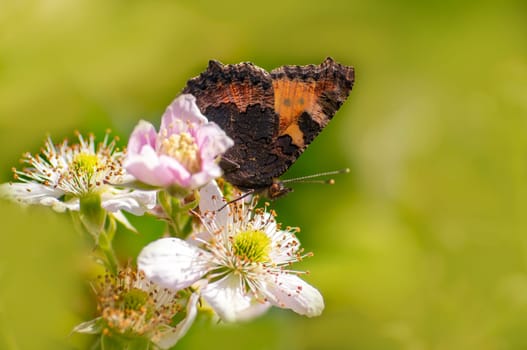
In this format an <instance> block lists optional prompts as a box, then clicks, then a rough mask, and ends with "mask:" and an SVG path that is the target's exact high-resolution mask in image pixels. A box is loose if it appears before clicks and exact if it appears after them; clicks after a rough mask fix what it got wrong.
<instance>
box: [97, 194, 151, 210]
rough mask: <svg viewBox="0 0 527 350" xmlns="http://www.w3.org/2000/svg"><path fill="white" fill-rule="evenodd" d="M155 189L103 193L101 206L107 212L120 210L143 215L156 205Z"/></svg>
mask: <svg viewBox="0 0 527 350" xmlns="http://www.w3.org/2000/svg"><path fill="white" fill-rule="evenodd" d="M156 194H157V192H156V191H139V190H135V191H120V193H103V195H102V203H101V206H102V207H103V208H104V209H106V210H107V211H109V212H112V213H114V212H117V211H120V210H124V211H127V212H129V213H132V214H134V215H143V214H144V213H145V212H146V211H148V210H151V209H153V208H154V206H155V205H156Z"/></svg>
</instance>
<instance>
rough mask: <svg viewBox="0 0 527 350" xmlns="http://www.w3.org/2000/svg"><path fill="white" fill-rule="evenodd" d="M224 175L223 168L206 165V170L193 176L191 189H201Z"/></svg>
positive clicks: (216, 165)
mask: <svg viewBox="0 0 527 350" xmlns="http://www.w3.org/2000/svg"><path fill="white" fill-rule="evenodd" d="M221 174H222V171H221V168H220V167H219V166H218V164H216V163H211V164H204V168H203V169H202V170H201V171H200V172H198V173H195V174H192V177H191V179H190V187H191V188H199V187H201V186H203V185H205V184H207V183H209V182H210V181H211V180H214V179H215V178H217V177H220V176H221Z"/></svg>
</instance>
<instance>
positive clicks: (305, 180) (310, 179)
mask: <svg viewBox="0 0 527 350" xmlns="http://www.w3.org/2000/svg"><path fill="white" fill-rule="evenodd" d="M349 172H350V169H349V168H345V169H340V170H333V171H326V172H323V173H318V174H313V175H306V176H300V177H295V178H293V179H286V180H281V181H280V182H282V183H284V184H285V183H289V182H297V183H298V182H300V183H315V184H327V185H333V184H334V183H335V180H333V179H327V180H314V179H316V178H318V177H322V176H329V175H338V174H347V173H349Z"/></svg>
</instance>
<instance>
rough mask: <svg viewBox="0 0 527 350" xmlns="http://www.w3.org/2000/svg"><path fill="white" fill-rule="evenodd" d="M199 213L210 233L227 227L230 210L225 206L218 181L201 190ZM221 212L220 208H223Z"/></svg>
mask: <svg viewBox="0 0 527 350" xmlns="http://www.w3.org/2000/svg"><path fill="white" fill-rule="evenodd" d="M199 197H200V200H199V211H200V212H201V218H202V220H203V221H204V222H203V224H204V225H206V226H208V227H209V228H210V229H211V230H210V229H209V230H208V231H211V232H214V231H215V230H216V229H217V228H219V227H226V226H227V221H228V219H229V213H230V208H229V206H228V205H227V206H226V205H225V200H224V199H223V194H222V193H221V191H220V188H219V187H218V184H217V183H216V181H214V180H212V181H211V182H209V183H208V184H207V185H206V186H203V187H202V188H201V189H200V190H199ZM222 207H223V209H221V210H219V209H220V208H222Z"/></svg>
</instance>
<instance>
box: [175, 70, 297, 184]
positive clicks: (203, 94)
mask: <svg viewBox="0 0 527 350" xmlns="http://www.w3.org/2000/svg"><path fill="white" fill-rule="evenodd" d="M183 93H189V94H192V95H194V96H196V99H197V103H198V107H199V108H200V110H201V112H202V113H203V114H204V115H205V116H207V118H208V119H209V120H211V121H213V122H215V123H217V124H218V125H219V126H220V127H221V128H222V129H223V130H224V131H225V132H226V133H227V135H229V137H231V138H232V139H233V140H234V146H233V147H231V148H230V149H229V150H228V151H227V152H226V153H225V155H224V158H226V159H228V162H223V163H221V165H222V167H223V168H224V172H225V174H224V177H225V178H226V179H227V181H229V182H230V183H232V184H233V185H235V186H237V187H240V188H242V189H258V190H259V189H263V188H266V187H268V186H270V185H271V184H272V181H273V178H274V177H275V176H276V173H277V170H276V169H277V167H280V168H284V167H285V164H286V163H287V162H292V160H290V159H285V158H284V157H283V155H282V154H281V152H280V150H279V149H278V148H277V147H276V145H275V140H276V137H277V136H278V129H279V128H278V126H279V122H278V115H277V114H276V113H275V111H274V98H273V85H272V79H271V76H270V75H269V73H268V72H266V71H265V70H263V69H261V68H259V67H257V66H255V65H253V64H251V63H240V64H233V65H223V64H221V63H219V62H217V61H211V62H210V63H209V66H208V68H207V70H206V71H205V72H203V73H201V75H199V76H198V77H196V78H193V79H191V80H189V81H188V82H187V86H186V87H185V89H184V90H183ZM233 163H234V164H237V165H238V167H233V166H232V164H233Z"/></svg>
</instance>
